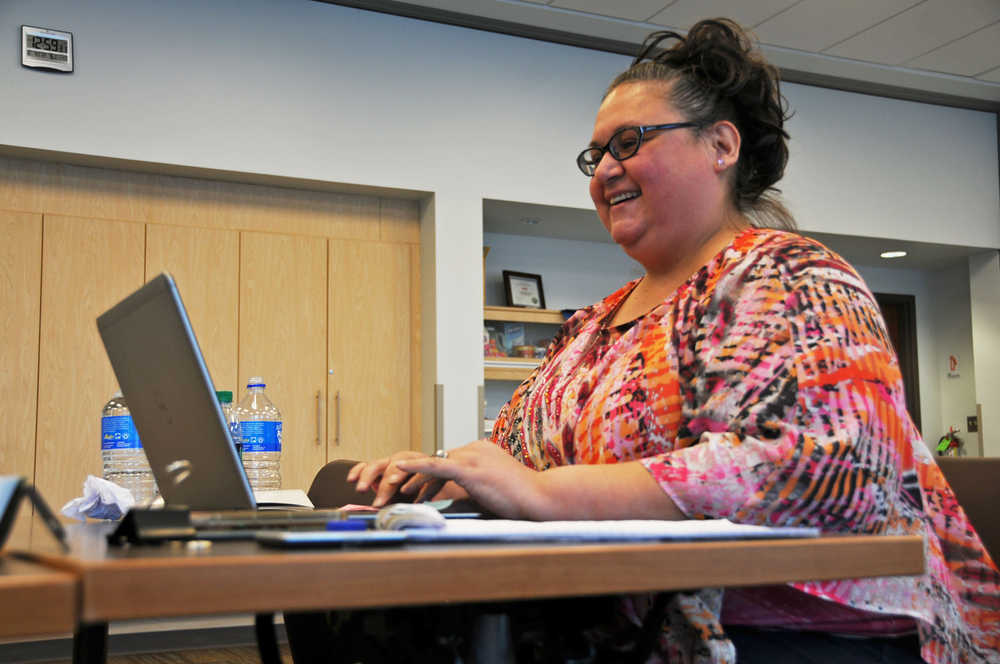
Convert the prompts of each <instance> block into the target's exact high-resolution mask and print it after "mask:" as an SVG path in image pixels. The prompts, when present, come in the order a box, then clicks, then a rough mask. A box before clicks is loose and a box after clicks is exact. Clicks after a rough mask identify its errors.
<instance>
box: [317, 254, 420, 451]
mask: <svg viewBox="0 0 1000 664" xmlns="http://www.w3.org/2000/svg"><path fill="white" fill-rule="evenodd" d="M412 276H413V275H412V273H411V248H410V247H409V246H408V245H401V244H386V243H376V242H353V241H335V240H331V241H330V341H329V348H330V362H329V366H330V374H329V377H328V378H329V394H330V408H329V413H330V417H329V422H330V424H329V431H330V433H329V435H328V440H329V442H330V455H329V456H330V458H331V459H334V458H343V459H374V458H378V457H382V456H386V455H389V454H392V453H393V452H396V451H399V450H405V449H411V448H414V447H415V442H414V440H413V438H414V436H413V435H412V433H411V410H412V408H413V405H412V400H411V396H412V393H413V389H414V387H413V385H412V384H411V375H412V365H411V357H412V353H413V352H414V351H413V348H414V347H415V345H414V344H413V343H412V341H413V333H414V320H415V317H414V316H413V310H412V299H411V289H416V288H418V285H417V284H415V283H413V279H412Z"/></svg>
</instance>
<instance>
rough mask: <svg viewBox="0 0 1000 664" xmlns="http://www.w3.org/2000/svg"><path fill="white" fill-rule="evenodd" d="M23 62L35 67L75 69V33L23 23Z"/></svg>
mask: <svg viewBox="0 0 1000 664" xmlns="http://www.w3.org/2000/svg"><path fill="white" fill-rule="evenodd" d="M21 64H22V65H24V66H25V67H32V68H35V69H50V70H53V71H63V72H71V71H73V34H72V33H70V32H62V31H60V30H50V29H49V28H33V27H31V26H30V25H22V26H21Z"/></svg>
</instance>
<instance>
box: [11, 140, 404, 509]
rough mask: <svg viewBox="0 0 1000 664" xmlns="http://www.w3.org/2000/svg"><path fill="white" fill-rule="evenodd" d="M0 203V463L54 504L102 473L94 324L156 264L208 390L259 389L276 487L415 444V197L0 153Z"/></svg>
mask: <svg viewBox="0 0 1000 664" xmlns="http://www.w3.org/2000/svg"><path fill="white" fill-rule="evenodd" d="M0 207H2V208H5V209H10V210H17V211H13V212H6V211H0V232H2V233H3V237H4V240H5V241H4V242H3V243H0V331H2V333H3V344H0V397H2V398H3V400H4V403H5V405H6V406H7V408H8V412H7V414H6V420H5V422H6V427H5V431H6V432H7V437H6V438H5V439H4V440H2V441H0V468H2V469H3V470H4V472H8V473H17V474H21V475H25V476H27V477H30V478H32V480H33V481H34V483H35V484H37V485H38V487H39V488H40V489H41V491H42V494H43V495H44V497H45V499H46V501H47V502H49V503H50V504H51V505H52V506H53V507H54V508H55V509H59V508H60V507H62V505H63V504H65V502H67V501H68V500H70V499H72V498H74V497H76V496H78V495H79V493H80V489H81V486H82V484H83V480H84V479H85V477H86V476H87V475H88V474H93V475H100V472H101V463H100V451H99V450H100V409H101V406H102V405H103V404H104V403H105V401H107V399H108V398H109V397H110V396H111V395H112V393H113V392H114V391H115V390H116V389H117V384H116V381H115V378H114V374H113V372H112V370H111V366H110V364H109V362H108V360H107V355H106V353H105V351H104V347H103V344H102V343H101V341H100V336H99V335H98V333H97V326H96V318H97V316H98V315H100V314H101V313H102V312H104V311H105V310H107V309H108V308H109V307H111V306H113V305H114V304H115V303H117V302H118V301H119V300H121V299H122V298H123V297H125V296H126V295H128V294H129V293H130V292H132V291H133V290H135V289H136V288H138V287H139V286H141V285H142V284H143V283H144V282H145V281H147V280H148V279H149V278H152V277H153V276H155V275H156V274H158V273H160V272H161V271H169V272H170V273H171V274H173V276H174V278H175V279H176V281H177V283H178V286H179V288H180V291H181V295H182V297H183V298H184V303H185V308H186V309H187V311H188V315H189V317H190V318H191V323H192V326H193V328H194V330H195V333H196V336H197V339H198V343H199V346H200V348H201V350H202V353H203V355H204V357H205V362H206V364H207V366H208V369H209V373H210V374H211V376H212V378H213V381H214V382H215V384H216V387H217V388H219V389H231V390H232V391H233V392H234V396H235V397H236V398H237V399H238V398H239V396H240V395H241V394H242V393H243V391H244V389H245V385H246V381H247V379H248V378H250V377H251V376H256V375H260V376H262V377H263V378H264V380H265V381H266V382H267V385H268V388H267V391H268V393H269V395H270V396H271V397H272V399H273V400H274V401H275V403H276V404H277V406H278V408H279V409H280V410H281V412H282V415H283V419H284V427H283V429H284V440H283V444H284V446H283V453H282V476H283V486H284V487H286V488H303V489H307V488H308V487H309V484H310V482H311V481H312V478H313V476H314V475H315V473H316V471H317V470H318V469H319V468H320V467H321V466H322V465H323V464H324V463H326V462H327V461H328V460H330V459H333V458H338V457H350V458H370V457H373V456H378V455H384V454H387V453H389V452H392V451H396V450H399V449H406V448H414V449H420V447H421V444H420V440H419V437H420V422H419V413H420V387H419V386H420V384H421V383H420V362H419V357H420V336H419V330H420V304H419V293H420V285H419V280H420V273H419V251H420V249H419V232H418V229H419V212H418V205H417V204H416V203H415V202H414V201H403V200H399V201H397V200H393V199H380V198H375V197H371V196H361V195H357V196H354V195H347V194H340V193H337V194H333V193H326V192H317V191H305V190H302V191H300V190H295V189H289V188H279V187H268V186H263V185H246V184H234V183H221V182H214V181H207V180H194V179H190V178H178V177H170V176H159V175H157V176H152V175H148V174H137V173H127V172H123V171H105V170H101V169H94V168H84V167H76V166H68V165H65V164H49V163H42V162H30V161H24V160H16V159H5V158H0ZM338 393H339V395H340V398H339V399H337V394H338ZM338 405H339V407H338ZM338 432H339V434H340V436H339V438H335V436H336V434H337V433H338Z"/></svg>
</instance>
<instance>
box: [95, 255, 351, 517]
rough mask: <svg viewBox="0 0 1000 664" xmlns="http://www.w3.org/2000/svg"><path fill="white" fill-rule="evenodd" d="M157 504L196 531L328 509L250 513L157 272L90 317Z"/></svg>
mask: <svg viewBox="0 0 1000 664" xmlns="http://www.w3.org/2000/svg"><path fill="white" fill-rule="evenodd" d="M97 329H98V331H99V332H100V335H101V340H102V341H103V342H104V348H105V350H106V351H107V353H108V359H109V360H111V366H112V368H113V369H114V372H115V376H116V377H117V378H118V385H119V386H120V387H121V390H122V394H123V395H124V396H125V399H126V402H127V403H128V406H129V410H130V411H131V413H132V419H133V420H134V421H135V426H136V429H137V430H138V432H139V437H140V439H141V440H142V445H143V449H144V450H145V452H146V456H147V457H148V459H149V464H150V467H151V468H152V470H153V476H154V477H155V478H156V483H157V485H158V486H159V489H160V494H161V495H162V496H163V499H164V502H165V503H166V505H168V506H170V507H186V508H188V509H190V510H191V511H192V522H193V524H194V525H195V527H196V528H197V527H203V528H207V529H218V528H237V529H238V528H257V527H269V526H270V527H273V526H284V525H286V524H287V525H303V526H306V525H312V526H315V525H318V524H325V523H326V521H327V520H330V519H335V518H337V517H338V516H339V513H337V512H335V511H334V510H313V511H309V510H305V511H303V510H297V511H296V510H266V511H265V510H260V511H258V510H257V507H258V506H257V503H256V501H255V500H254V495H253V492H252V491H251V489H250V483H249V481H248V480H247V476H246V473H245V472H244V470H243V465H242V464H241V463H240V459H239V457H238V456H237V453H236V449H235V446H234V445H233V443H232V440H231V438H230V434H229V428H228V426H227V424H226V420H225V417H224V416H223V414H222V409H221V408H220V406H219V402H218V399H217V398H216V395H215V386H214V385H213V383H212V378H211V377H210V376H209V373H208V369H207V367H206V366H205V362H204V360H203V358H202V355H201V350H200V349H199V347H198V342H197V340H196V339H195V335H194V330H193V329H192V328H191V323H190V321H189V320H188V316H187V312H186V311H185V309H184V304H183V302H182V301H181V296H180V292H179V291H178V289H177V284H175V283H174V280H173V278H172V277H171V276H170V275H169V274H167V273H163V274H160V275H159V276H157V277H156V278H154V279H152V280H151V281H149V282H148V283H147V284H146V285H144V286H143V287H142V288H140V289H139V290H137V291H135V292H134V293H132V294H131V295H129V296H128V297H126V298H125V299H124V300H122V301H121V302H119V303H118V304H116V305H115V306H114V307H112V308H111V309H109V310H108V311H106V312H104V313H103V314H101V315H100V316H99V317H98V319H97Z"/></svg>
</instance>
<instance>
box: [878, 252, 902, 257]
mask: <svg viewBox="0 0 1000 664" xmlns="http://www.w3.org/2000/svg"><path fill="white" fill-rule="evenodd" d="M905 255H906V252H905V251H883V252H882V253H881V254H879V256H881V257H882V258H902V257H903V256H905Z"/></svg>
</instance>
